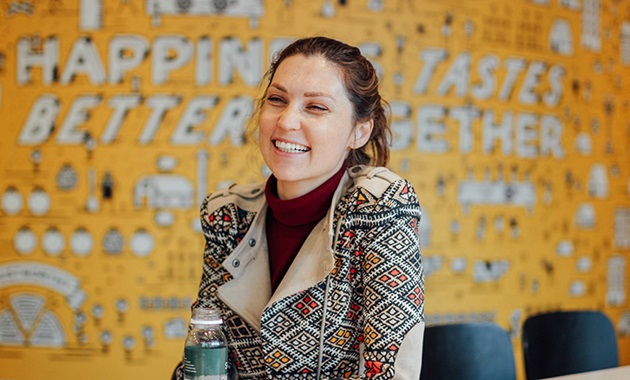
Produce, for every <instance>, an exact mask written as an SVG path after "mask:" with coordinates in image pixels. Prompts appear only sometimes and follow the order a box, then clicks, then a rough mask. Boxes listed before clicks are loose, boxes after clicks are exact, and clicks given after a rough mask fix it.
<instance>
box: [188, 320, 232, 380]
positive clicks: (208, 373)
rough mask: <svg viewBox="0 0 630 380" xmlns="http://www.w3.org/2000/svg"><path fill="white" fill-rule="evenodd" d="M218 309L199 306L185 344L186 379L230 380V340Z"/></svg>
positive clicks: (191, 321) (191, 322)
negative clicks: (226, 336)
mask: <svg viewBox="0 0 630 380" xmlns="http://www.w3.org/2000/svg"><path fill="white" fill-rule="evenodd" d="M222 323H223V321H222V320H221V317H220V315H219V312H218V311H217V310H215V309H207V308H197V309H194V310H193V314H192V317H191V318H190V330H189V332H188V336H186V343H185V346H184V379H186V380H228V371H227V367H228V364H227V352H228V348H227V340H226V339H225V335H224V334H223V331H222V330H221V325H222Z"/></svg>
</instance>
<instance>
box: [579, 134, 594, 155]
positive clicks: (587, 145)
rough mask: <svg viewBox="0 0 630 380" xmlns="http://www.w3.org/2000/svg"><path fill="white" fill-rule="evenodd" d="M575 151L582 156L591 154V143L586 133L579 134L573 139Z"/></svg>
mask: <svg viewBox="0 0 630 380" xmlns="http://www.w3.org/2000/svg"><path fill="white" fill-rule="evenodd" d="M575 150H576V151H577V152H578V153H580V154H581V155H583V156H588V155H590V154H591V153H592V152H593V142H592V141H591V136H589V135H588V134H587V133H584V132H582V133H580V134H578V135H577V137H576V138H575Z"/></svg>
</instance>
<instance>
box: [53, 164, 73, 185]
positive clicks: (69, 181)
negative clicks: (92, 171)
mask: <svg viewBox="0 0 630 380" xmlns="http://www.w3.org/2000/svg"><path fill="white" fill-rule="evenodd" d="M56 182H57V188H58V189H59V190H65V191H69V190H73V189H74V188H75V187H76V186H77V182H78V176H77V172H76V170H74V168H73V167H72V166H71V165H69V164H66V165H64V166H63V167H62V168H61V169H59V172H58V173H57V178H56Z"/></svg>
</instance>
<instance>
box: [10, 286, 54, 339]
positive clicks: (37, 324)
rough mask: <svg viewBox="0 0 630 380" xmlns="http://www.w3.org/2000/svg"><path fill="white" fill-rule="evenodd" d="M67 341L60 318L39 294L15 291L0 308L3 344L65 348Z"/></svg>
mask: <svg viewBox="0 0 630 380" xmlns="http://www.w3.org/2000/svg"><path fill="white" fill-rule="evenodd" d="M65 341H66V339H65V334H64V332H63V328H62V327H61V324H60V323H59V320H58V318H57V317H56V316H55V314H54V313H52V312H51V311H50V310H48V309H47V305H46V300H45V299H44V298H43V297H41V296H39V295H36V294H30V293H17V294H14V295H12V296H11V297H10V298H9V302H8V308H7V309H5V310H2V311H0V345H5V346H36V347H62V346H63V345H64V344H65Z"/></svg>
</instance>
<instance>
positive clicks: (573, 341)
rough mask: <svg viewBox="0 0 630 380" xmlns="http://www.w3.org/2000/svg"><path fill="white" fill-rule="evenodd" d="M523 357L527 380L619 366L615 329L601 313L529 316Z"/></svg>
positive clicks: (569, 312) (526, 323)
mask: <svg viewBox="0 0 630 380" xmlns="http://www.w3.org/2000/svg"><path fill="white" fill-rule="evenodd" d="M523 356H524V359H525V373H526V375H527V379H528V380H531V379H541V378H546V377H553V376H562V375H568V374H572V373H580V372H587V371H594V370H598V369H604V368H612V367H617V366H618V365H619V353H618V348H617V335H616V333H615V329H614V327H613V325H612V323H611V322H610V319H608V317H606V315H605V314H603V313H601V312H599V311H563V312H553V313H543V314H538V315H534V316H530V317H528V318H527V319H526V320H525V323H524V324H523Z"/></svg>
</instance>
